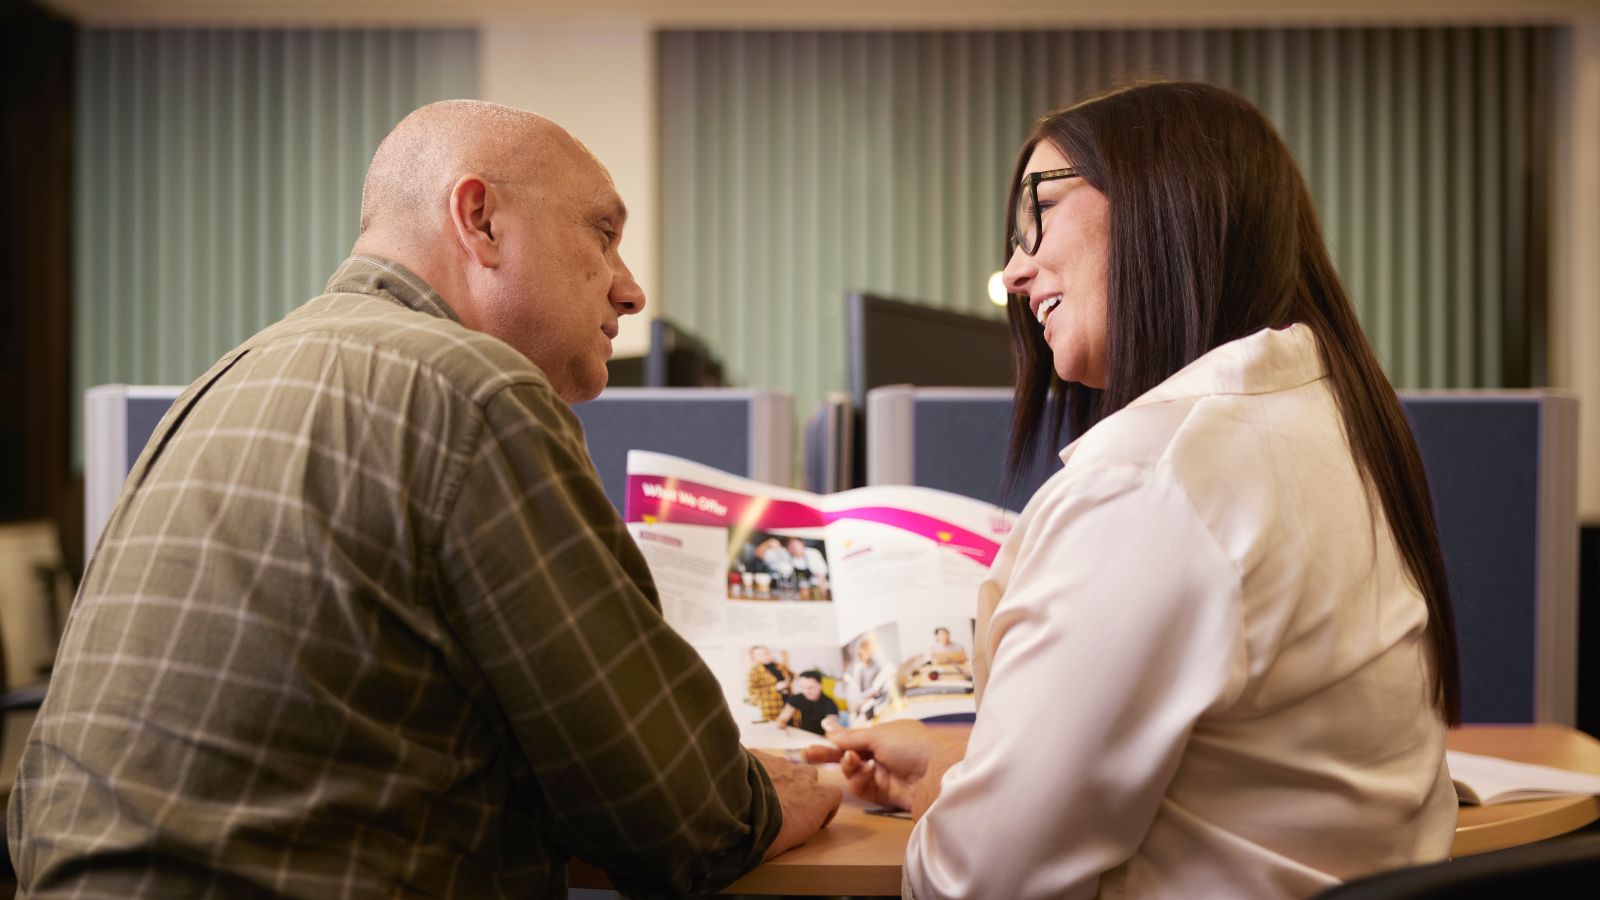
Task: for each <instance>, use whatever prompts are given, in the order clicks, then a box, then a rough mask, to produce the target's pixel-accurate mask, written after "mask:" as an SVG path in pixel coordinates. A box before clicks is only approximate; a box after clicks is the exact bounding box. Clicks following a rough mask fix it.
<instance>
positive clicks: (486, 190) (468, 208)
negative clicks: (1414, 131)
mask: <svg viewBox="0 0 1600 900" xmlns="http://www.w3.org/2000/svg"><path fill="white" fill-rule="evenodd" d="M497 212H498V198H497V196H496V192H495V189H494V186H493V185H491V184H489V182H488V180H487V179H485V178H484V177H483V176H481V175H472V174H468V175H463V176H461V178H460V179H459V180H458V181H456V183H455V186H454V187H452V188H451V189H450V227H451V231H452V232H454V234H455V238H456V241H457V242H459V243H460V244H461V249H462V250H464V251H465V252H466V254H467V256H468V257H470V258H471V259H472V260H473V261H474V262H476V263H477V264H478V265H480V266H483V267H484V268H486V269H493V268H495V267H497V266H499V265H500V250H501V247H500V236H499V234H498V233H497V232H496V231H495V214H496V213H497Z"/></svg>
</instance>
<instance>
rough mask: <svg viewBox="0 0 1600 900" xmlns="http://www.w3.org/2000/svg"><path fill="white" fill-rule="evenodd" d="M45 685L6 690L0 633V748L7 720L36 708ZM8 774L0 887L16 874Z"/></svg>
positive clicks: (1, 806) (0, 802) (0, 822)
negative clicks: (8, 822) (11, 848)
mask: <svg viewBox="0 0 1600 900" xmlns="http://www.w3.org/2000/svg"><path fill="white" fill-rule="evenodd" d="M45 687H46V685H43V684H34V685H29V686H27V687H23V688H17V689H16V690H6V642H5V636H4V635H0V747H4V746H5V741H6V719H7V718H8V717H10V715H11V714H12V713H13V712H25V711H27V710H34V709H38V708H39V704H41V703H43V702H44V692H45ZM10 779H11V773H10V772H0V886H5V885H9V883H10V882H11V881H13V880H14V879H15V878H16V877H17V873H16V872H14V871H12V869H11V853H10V851H9V850H8V849H7V848H6V820H5V815H4V812H5V805H6V804H5V801H6V800H9V799H10V796H11V782H10Z"/></svg>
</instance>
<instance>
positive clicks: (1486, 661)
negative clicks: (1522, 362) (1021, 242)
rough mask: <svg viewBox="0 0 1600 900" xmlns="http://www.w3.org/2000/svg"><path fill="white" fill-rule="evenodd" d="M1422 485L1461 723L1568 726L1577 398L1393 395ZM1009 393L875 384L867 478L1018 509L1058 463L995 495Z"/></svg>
mask: <svg viewBox="0 0 1600 900" xmlns="http://www.w3.org/2000/svg"><path fill="white" fill-rule="evenodd" d="M1401 399H1402V401H1403V403H1404V405H1405V410H1406V415H1407V416H1408V417H1409V418H1410V420H1411V423H1412V429H1413V433H1414V434H1415V435H1416V438H1417V443H1418V445H1419V446H1420V448H1421V451H1422V458H1423V465H1424V467H1425V468H1426V469H1427V472H1428V481H1429V484H1430V486H1431V487H1432V489H1433V498H1434V506H1435V509H1436V510H1437V512H1438V519H1439V532H1440V534H1439V537H1440V542H1441V544H1442V545H1443V548H1444V556H1445V566H1446V568H1447V570H1448V572H1449V577H1450V587H1451V592H1452V595H1453V598H1454V601H1455V610H1456V619H1457V632H1458V635H1459V638H1460V643H1461V668H1462V681H1463V694H1462V696H1463V713H1464V716H1465V718H1466V720H1467V721H1469V722H1558V723H1562V724H1569V725H1570V724H1572V723H1573V721H1574V717H1575V715H1576V683H1577V675H1576V670H1577V648H1576V633H1577V613H1576V606H1577V535H1578V526H1577V507H1576V496H1577V491H1576V483H1577V437H1576V434H1577V432H1576V421H1577V402H1576V401H1575V400H1573V399H1572V398H1570V397H1565V396H1561V395H1557V394H1552V393H1549V392H1544V391H1496V392H1446V393H1419V394H1405V395H1402V398H1401ZM1010 416H1011V393H1010V391H1009V390H1003V389H1002V390H992V389H984V388H968V389H960V388H912V387H909V386H897V387H889V388H880V389H879V390H876V391H873V392H872V393H871V394H869V395H868V400H867V482H868V483H869V484H918V485H924V486H927V487H936V488H940V489H942V490H949V491H955V492H957V493H962V494H966V495H968V496H971V497H976V498H978V499H981V500H986V501H989V502H991V503H996V504H1000V505H1004V506H1007V507H1009V508H1012V509H1020V508H1021V507H1022V506H1023V505H1024V504H1025V503H1026V502H1027V498H1028V497H1029V496H1031V495H1032V493H1033V491H1034V490H1035V489H1037V487H1038V486H1039V485H1040V484H1042V483H1043V482H1044V480H1045V479H1046V478H1048V477H1049V476H1050V474H1051V473H1053V472H1054V471H1055V470H1056V469H1057V468H1058V467H1059V465H1060V463H1059V462H1058V461H1057V460H1056V459H1055V457H1054V454H1053V452H1050V453H1041V455H1040V456H1039V458H1037V459H1035V460H1033V462H1032V464H1031V468H1030V469H1029V470H1027V472H1026V473H1025V476H1024V477H1023V479H1022V480H1021V484H1020V486H1019V488H1018V489H1017V490H1016V491H1015V492H1014V493H1013V494H1011V495H1006V494H1003V493H1002V477H1003V471H1002V470H1003V468H1004V459H1005V445H1006V438H1007V434H1008V429H1009V423H1010Z"/></svg>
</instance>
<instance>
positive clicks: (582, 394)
mask: <svg viewBox="0 0 1600 900" xmlns="http://www.w3.org/2000/svg"><path fill="white" fill-rule="evenodd" d="M610 380H611V376H610V374H609V373H608V372H606V370H605V368H604V367H602V368H601V369H600V376H599V377H598V378H595V377H590V378H586V379H583V380H581V381H580V380H577V379H574V380H573V382H572V383H571V384H569V385H567V386H566V389H565V390H562V391H558V392H557V393H559V394H560V395H561V399H562V400H565V401H566V403H567V405H568V406H575V405H577V404H579V403H588V402H589V401H590V400H593V399H594V398H596V397H598V396H600V392H601V391H603V390H605V389H606V383H607V382H608V381H610Z"/></svg>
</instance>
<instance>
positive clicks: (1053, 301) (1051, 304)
mask: <svg viewBox="0 0 1600 900" xmlns="http://www.w3.org/2000/svg"><path fill="white" fill-rule="evenodd" d="M1060 305H1061V295H1060V294H1057V295H1055V296H1054V297H1049V298H1047V299H1046V300H1045V301H1044V302H1043V303H1041V304H1039V324H1040V325H1043V324H1044V320H1045V318H1046V317H1047V316H1049V315H1050V311H1051V310H1053V309H1055V308H1056V307H1057V306H1060Z"/></svg>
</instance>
